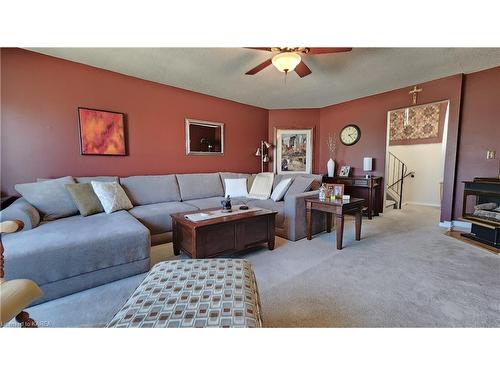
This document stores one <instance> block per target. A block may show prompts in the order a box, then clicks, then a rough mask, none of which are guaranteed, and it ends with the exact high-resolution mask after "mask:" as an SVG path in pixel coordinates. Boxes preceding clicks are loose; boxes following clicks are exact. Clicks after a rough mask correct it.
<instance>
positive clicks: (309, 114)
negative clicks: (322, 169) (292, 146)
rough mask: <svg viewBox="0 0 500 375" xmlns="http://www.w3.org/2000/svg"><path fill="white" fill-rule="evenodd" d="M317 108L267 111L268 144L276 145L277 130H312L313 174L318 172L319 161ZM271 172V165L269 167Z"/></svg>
mask: <svg viewBox="0 0 500 375" xmlns="http://www.w3.org/2000/svg"><path fill="white" fill-rule="evenodd" d="M319 111H320V110H319V108H318V109H315V108H313V109H272V110H269V134H268V137H269V138H268V139H269V142H271V143H273V144H275V143H276V130H277V129H313V148H314V149H313V153H314V155H313V156H314V160H313V165H312V167H313V172H317V171H318V163H317V161H318V159H319V147H318V140H317V137H319ZM269 170H270V171H272V170H273V163H272V162H271V163H270V165H269Z"/></svg>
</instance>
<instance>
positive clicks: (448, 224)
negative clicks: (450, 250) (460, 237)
mask: <svg viewBox="0 0 500 375" xmlns="http://www.w3.org/2000/svg"><path fill="white" fill-rule="evenodd" d="M439 226H440V227H443V228H447V229H455V228H456V229H459V230H461V231H464V232H470V230H471V226H472V224H471V223H468V222H466V221H462V220H452V221H442V222H440V223H439Z"/></svg>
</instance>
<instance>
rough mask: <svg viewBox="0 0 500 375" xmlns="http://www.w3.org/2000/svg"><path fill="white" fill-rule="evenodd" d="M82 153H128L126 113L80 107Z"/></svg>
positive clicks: (123, 154) (121, 154) (117, 154)
mask: <svg viewBox="0 0 500 375" xmlns="http://www.w3.org/2000/svg"><path fill="white" fill-rule="evenodd" d="M78 128H79V130H80V154H81V155H114V156H125V155H127V144H126V142H125V137H126V134H125V115H124V114H123V113H120V112H111V111H101V110H99V109H91V108H82V107H78Z"/></svg>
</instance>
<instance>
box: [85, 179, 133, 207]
mask: <svg viewBox="0 0 500 375" xmlns="http://www.w3.org/2000/svg"><path fill="white" fill-rule="evenodd" d="M90 183H91V184H92V188H93V189H94V192H95V194H96V195H97V198H99V201H100V202H101V204H102V207H103V208H104V211H105V212H106V213H107V214H110V213H112V212H115V211H119V210H129V209H131V208H132V207H133V206H132V203H131V202H130V199H129V198H128V197H127V194H125V191H124V190H123V188H122V187H121V186H120V184H119V183H118V182H101V181H91V182H90Z"/></svg>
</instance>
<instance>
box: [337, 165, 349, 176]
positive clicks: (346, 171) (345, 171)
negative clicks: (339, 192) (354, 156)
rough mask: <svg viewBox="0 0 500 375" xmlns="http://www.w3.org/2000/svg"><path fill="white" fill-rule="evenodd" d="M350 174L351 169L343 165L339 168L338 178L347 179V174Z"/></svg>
mask: <svg viewBox="0 0 500 375" xmlns="http://www.w3.org/2000/svg"><path fill="white" fill-rule="evenodd" d="M350 172H351V167H350V166H349V165H343V166H342V167H341V168H340V173H339V176H340V177H349V173H350Z"/></svg>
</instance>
